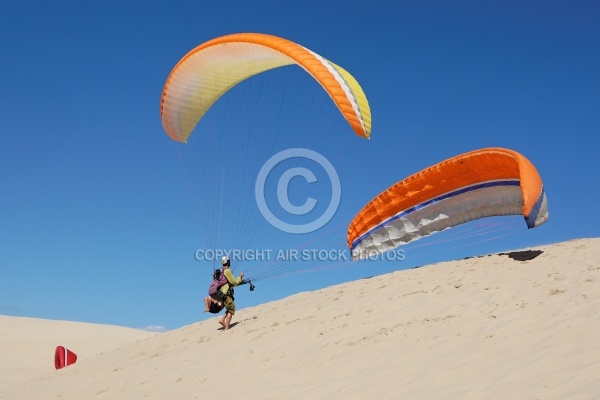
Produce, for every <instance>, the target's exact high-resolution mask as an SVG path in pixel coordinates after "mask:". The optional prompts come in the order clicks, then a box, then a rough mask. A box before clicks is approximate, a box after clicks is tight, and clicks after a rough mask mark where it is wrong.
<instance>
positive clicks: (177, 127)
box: [160, 33, 371, 142]
mask: <svg viewBox="0 0 600 400" xmlns="http://www.w3.org/2000/svg"><path fill="white" fill-rule="evenodd" d="M291 64H297V65H299V66H300V67H302V68H303V69H304V70H306V71H307V72H308V73H309V74H311V75H312V76H313V77H314V78H315V79H316V80H317V81H318V82H319V83H320V84H321V86H322V87H323V88H324V89H325V90H326V91H327V93H328V94H329V96H330V97H331V98H332V99H333V101H334V103H335V104H336V106H337V107H338V108H339V109H340V111H341V113H342V114H343V116H344V117H345V118H346V120H348V122H349V123H350V125H351V127H352V128H353V129H354V131H355V132H356V133H357V134H358V135H360V136H364V137H367V138H368V137H369V135H370V133H371V112H370V108H369V106H368V102H367V99H366V97H365V95H364V92H363V91H362V89H361V88H360V86H359V85H358V82H357V81H356V80H355V79H354V78H353V77H352V76H351V75H350V74H349V73H348V72H346V71H345V70H343V69H342V68H341V67H338V66H337V65H335V64H333V63H331V62H329V61H327V60H326V59H324V58H323V57H321V56H319V55H318V54H316V53H313V52H311V51H310V50H308V49H306V48H304V47H302V46H300V45H298V44H296V43H294V42H291V41H289V40H286V39H283V38H279V37H276V36H271V35H265V34H258V33H240V34H233V35H227V36H222V37H219V38H216V39H213V40H210V41H208V42H206V43H203V44H201V45H200V46H198V47H196V48H195V49H193V50H192V51H190V52H189V53H188V54H187V55H186V56H184V57H183V58H182V59H181V61H179V63H177V65H176V66H175V68H173V70H172V71H171V74H170V75H169V77H168V78H167V81H166V83H165V86H164V88H163V93H162V97H161V104H160V114H161V119H162V123H163V127H164V129H165V131H166V132H167V134H168V135H169V136H170V137H171V138H172V139H174V140H176V141H179V142H186V141H187V139H188V137H189V136H190V134H191V133H192V131H193V129H194V127H195V126H196V124H197V123H198V122H199V121H200V119H201V118H202V116H203V115H204V114H205V113H206V111H207V110H208V109H209V108H210V107H211V106H212V105H213V104H214V103H215V102H216V101H217V100H218V99H219V97H221V96H222V95H223V94H224V93H225V92H227V91H228V90H229V89H231V88H232V87H234V86H235V85H237V84H238V83H239V82H241V81H243V80H245V79H247V78H250V77H251V76H254V75H256V74H258V73H261V72H264V71H267V70H270V69H273V68H278V67H282V66H286V65H291Z"/></svg>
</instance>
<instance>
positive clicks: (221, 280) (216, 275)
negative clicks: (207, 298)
mask: <svg viewBox="0 0 600 400" xmlns="http://www.w3.org/2000/svg"><path fill="white" fill-rule="evenodd" d="M226 283H227V277H226V276H225V274H224V273H223V271H222V270H220V269H216V270H215V272H213V281H212V283H211V284H210V287H209V288H208V294H209V295H211V294H215V293H216V292H218V291H219V290H221V287H222V286H223V285H224V284H226Z"/></svg>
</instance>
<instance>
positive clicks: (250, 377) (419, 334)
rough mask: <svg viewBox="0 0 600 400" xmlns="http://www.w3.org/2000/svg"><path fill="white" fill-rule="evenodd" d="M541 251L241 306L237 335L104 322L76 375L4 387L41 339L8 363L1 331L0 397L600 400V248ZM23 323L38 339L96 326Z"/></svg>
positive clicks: (44, 376) (57, 374) (34, 374)
mask: <svg viewBox="0 0 600 400" xmlns="http://www.w3.org/2000/svg"><path fill="white" fill-rule="evenodd" d="M532 250H541V251H542V253H541V254H539V255H538V256H537V257H535V258H533V259H531V260H525V261H519V259H518V257H517V259H513V258H510V257H509V255H490V256H485V257H477V258H470V259H466V260H460V261H453V262H446V263H440V264H436V265H432V266H427V267H422V268H418V269H411V270H407V271H399V272H396V273H392V274H387V275H382V276H378V277H373V278H370V279H363V280H360V281H356V282H350V283H346V284H342V285H338V286H333V287H329V288H326V289H322V290H319V291H315V292H309V293H300V294H297V295H294V296H291V297H288V298H286V299H283V300H280V301H276V302H271V303H267V304H263V305H260V306H257V307H252V308H246V309H242V310H239V311H238V313H237V314H236V317H235V319H234V321H235V322H236V324H235V326H234V327H233V328H232V329H231V330H229V331H221V330H219V329H217V328H218V324H217V322H216V320H215V319H209V320H207V321H204V322H201V323H197V324H193V325H189V326H186V327H183V328H180V329H177V330H174V331H170V332H166V333H163V334H150V333H147V332H141V334H140V332H139V331H134V333H135V334H132V332H131V330H128V329H125V328H119V327H106V326H105V327H103V328H102V329H103V330H102V332H100V331H96V332H95V333H93V330H92V331H86V332H88V333H86V334H89V335H92V336H90V337H89V339H90V340H89V341H88V342H87V345H88V346H89V347H88V349H89V350H86V353H87V354H86V356H80V359H79V360H78V361H77V363H76V364H75V365H72V366H69V367H68V368H64V369H62V370H59V371H55V370H52V371H47V372H43V371H39V368H38V367H36V368H33V367H32V368H30V371H29V373H30V375H29V376H27V377H24V376H19V377H18V379H16V377H13V378H12V379H11V380H9V381H10V382H9V383H11V384H8V385H7V384H5V382H4V377H5V376H7V375H5V374H6V373H8V371H9V364H11V362H13V361H14V359H13V358H14V350H15V349H17V348H19V346H20V348H26V347H27V346H30V345H31V343H36V342H39V341H40V337H41V336H36V335H35V334H34V333H32V334H31V335H30V336H22V337H14V336H13V337H12V339H11V338H9V339H8V340H9V341H10V343H11V345H10V347H11V348H12V349H13V351H12V353H11V351H10V349H9V351H8V353H6V352H5V351H6V349H7V345H6V343H5V342H6V341H7V339H6V338H7V336H6V335H5V334H4V333H2V336H0V338H1V342H0V345H2V349H3V361H4V362H3V363H2V364H3V365H2V371H0V372H1V374H2V377H3V378H2V381H3V382H2V383H1V384H0V399H57V398H60V399H208V398H211V397H226V398H227V399H229V400H232V399H242V398H250V399H254V398H260V399H398V398H405V399H484V398H485V399H596V398H599V397H600V379H598V377H600V338H599V337H600V318H598V312H599V311H598V310H600V239H597V238H596V239H578V240H572V241H569V242H564V243H558V244H554V245H549V246H540V247H535V248H533V249H532ZM12 320H13V317H2V318H0V332H6V331H7V329H8V327H7V326H8V325H11V324H12V322H11V321H12ZM27 322H28V323H31V324H34V325H33V326H34V328H35V329H31V327H30V328H28V329H29V331H31V332H37V333H38V334H40V335H41V332H43V331H44V330H47V329H56V330H57V331H63V330H64V329H65V326H67V325H66V324H72V325H68V327H69V328H68V330H69V331H70V332H73V333H75V332H78V330H79V329H81V330H82V331H81V332H82V333H83V330H84V329H88V328H87V327H84V325H85V324H82V325H79V324H74V323H66V322H57V321H44V320H28V321H27ZM36 324H37V325H36ZM50 327H52V328H50ZM113 334H114V336H112V337H113V338H114V340H113V341H112V342H111V345H110V346H109V345H108V343H107V341H103V339H105V338H106V337H108V336H109V335H113ZM138 334H139V336H137V335H138ZM117 339H118V340H117ZM117 342H118V343H117ZM95 343H98V345H97V347H95ZM100 343H102V345H101V344H100ZM111 347H112V350H109V348H111ZM117 347H118V348H117ZM101 348H102V349H101ZM7 357H8V358H7ZM23 368H24V367H23ZM23 371H25V369H23ZM25 378H26V379H25Z"/></svg>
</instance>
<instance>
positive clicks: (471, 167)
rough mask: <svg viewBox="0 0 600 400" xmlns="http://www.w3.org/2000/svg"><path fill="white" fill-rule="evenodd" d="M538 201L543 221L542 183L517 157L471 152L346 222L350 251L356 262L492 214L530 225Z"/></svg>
mask: <svg viewBox="0 0 600 400" xmlns="http://www.w3.org/2000/svg"><path fill="white" fill-rule="evenodd" d="M523 185H524V186H525V189H522V186H523ZM524 191H526V192H527V193H528V198H527V199H526V200H525V201H524ZM536 193H537V195H536ZM542 197H543V199H544V200H543V202H544V207H543V209H542V208H541V207H540V210H538V212H537V214H540V213H541V214H543V215H545V218H546V219H547V210H546V208H545V207H546V206H545V195H544V193H543V188H542V186H541V178H539V174H538V173H537V171H536V170H535V168H534V167H533V165H532V164H531V163H529V161H528V160H527V159H526V158H525V157H523V156H522V155H520V154H519V153H517V152H514V151H512V150H507V149H501V148H489V149H482V150H476V151H472V152H470V153H465V154H462V155H459V156H456V157H453V158H450V159H448V160H445V161H443V162H441V163H439V164H436V165H434V166H431V167H429V168H427V169H425V170H423V171H421V172H418V173H416V174H414V175H412V176H410V177H408V178H406V179H404V180H402V181H400V182H398V183H396V184H394V185H393V186H391V187H390V188H388V189H387V190H386V191H384V192H382V193H381V194H379V195H378V196H377V197H375V199H373V200H372V201H371V202H370V203H368V204H367V205H366V206H365V207H364V208H363V209H362V210H361V211H360V212H359V213H358V214H357V215H356V217H355V218H354V219H353V220H352V222H351V223H350V226H349V227H348V236H347V240H348V246H349V248H350V249H351V250H352V251H353V257H354V258H364V257H365V256H368V255H369V254H377V253H382V252H385V251H388V250H390V249H393V248H395V247H397V246H399V245H401V244H405V243H408V242H410V241H412V240H417V239H420V238H421V237H423V236H427V235H430V234H432V233H435V232H438V231H441V230H444V229H448V228H451V227H453V226H456V225H458V224H462V223H465V222H468V221H471V220H475V219H478V218H483V217H487V216H496V215H516V214H523V215H524V216H525V217H526V220H527V222H528V226H530V223H529V220H528V219H527V218H528V216H529V214H526V212H527V210H528V209H530V208H531V209H533V208H534V204H535V203H536V202H537V203H539V199H540V198H542ZM530 199H534V200H530ZM525 205H526V206H527V208H526V207H525ZM535 220H537V221H538V222H539V223H538V224H537V225H539V224H541V223H543V221H545V219H543V221H541V222H540V217H539V216H536V217H535ZM537 225H535V226H537Z"/></svg>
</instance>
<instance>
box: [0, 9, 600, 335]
mask: <svg viewBox="0 0 600 400" xmlns="http://www.w3.org/2000/svg"><path fill="white" fill-rule="evenodd" d="M388 3H390V2H384V1H373V2H366V3H361V2H359V3H356V4H349V3H348V2H339V1H329V2H315V1H305V2H293V3H286V2H275V1H256V2H241V1H239V2H238V1H230V2H225V3H223V2H221V3H219V2H197V1H189V2H114V1H106V2H95V3H89V4H83V3H81V2H60V1H59V2H52V3H48V2H41V1H39V2H30V1H21V2H10V3H7V4H4V5H3V10H2V13H1V15H0V32H1V37H2V38H3V40H2V41H1V42H0V51H1V54H2V62H1V63H0V72H1V74H0V82H1V87H2V96H1V97H0V109H1V110H2V111H1V116H2V129H1V133H0V138H1V142H0V193H1V196H0V205H1V207H0V272H1V276H2V278H1V279H0V314H6V315H18V316H29V317H39V318H51V319H63V320H75V321H83V322H96V323H107V324H115V325H123V326H130V327H138V328H143V327H147V326H151V325H156V326H162V327H165V328H166V329H174V328H178V327H180V326H183V325H187V324H191V323H194V322H196V321H198V320H202V319H204V318H206V317H207V315H206V314H202V312H201V299H202V297H203V296H204V293H205V291H206V288H207V287H208V284H209V283H210V282H209V279H210V271H211V270H212V269H211V268H212V266H211V265H208V264H207V263H202V262H199V261H196V260H195V259H194V254H195V252H196V250H197V249H199V248H206V247H207V246H210V245H211V243H212V245H219V246H228V247H240V246H239V243H233V242H234V241H235V240H237V239H239V238H240V237H243V238H245V239H244V240H247V242H244V243H246V244H244V245H243V246H252V247H253V248H258V247H261V248H266V249H286V248H289V247H294V246H295V248H315V246H316V245H317V244H318V245H324V246H326V247H327V248H331V249H343V248H344V240H345V230H346V227H347V223H348V222H349V220H350V219H351V218H352V217H353V216H354V214H355V213H356V212H357V211H358V210H359V209H360V207H361V206H362V205H363V204H365V203H366V202H367V201H369V200H370V199H371V198H372V197H374V196H375V195H376V194H377V193H379V192H380V191H382V190H384V189H385V188H387V187H388V186H390V185H391V184H393V183H394V182H396V181H397V180H400V179H402V178H404V177H406V176H408V175H410V174H412V173H415V172H417V171H419V170H421V169H423V168H425V167H427V166H429V165H432V164H434V163H437V162H439V161H441V160H443V159H445V158H448V157H451V156H454V155H457V154H460V153H463V152H466V151H470V150H474V149H477V148H482V147H492V146H499V147H506V148H510V149H513V150H516V151H519V152H521V153H522V154H524V155H525V156H526V157H528V158H529V159H530V161H532V162H533V163H534V165H535V166H536V167H537V168H538V171H539V172H540V174H541V176H542V179H543V181H544V185H545V188H546V192H547V195H548V200H549V209H550V220H549V222H548V223H547V224H545V225H543V226H541V227H540V228H538V229H534V230H527V229H526V228H525V223H524V222H523V221H522V219H521V218H520V217H515V218H512V217H507V218H506V219H503V220H501V221H500V223H501V224H505V225H507V226H508V227H509V229H510V233H511V234H510V235H507V236H503V235H502V234H497V233H493V232H492V233H489V232H488V231H493V229H490V226H491V225H490V223H488V224H487V225H486V224H484V226H483V228H477V227H476V228H475V229H481V233H482V236H481V237H479V236H478V237H470V238H469V239H465V240H461V241H456V242H454V244H452V245H449V246H448V245H443V244H441V242H442V240H443V238H446V237H449V238H452V233H450V232H448V233H446V232H445V233H442V234H440V235H439V238H438V237H436V236H432V237H430V238H426V239H423V240H421V241H419V245H422V246H420V247H418V248H415V249H412V250H411V249H410V248H409V249H408V250H407V253H406V259H405V260H404V261H403V262H401V263H398V262H387V263H371V264H365V263H361V264H357V263H340V264H343V265H337V264H336V265H324V266H323V265H322V264H318V265H317V264H310V263H305V264H302V263H293V264H287V266H286V265H284V269H285V270H286V271H288V272H303V271H304V272H306V271H309V270H312V269H322V270H321V271H316V272H306V273H299V274H294V275H285V274H282V275H280V276H278V277H275V276H274V277H273V279H268V280H267V279H265V280H264V281H263V282H262V283H260V282H257V290H255V291H254V292H252V293H249V292H248V291H247V289H246V287H241V288H239V289H238V291H237V292H236V293H237V296H236V302H237V304H238V308H245V307H249V306H252V305H256V304H261V303H264V302H267V301H272V300H276V299H279V298H282V297H285V296H288V295H291V294H294V293H298V292H301V291H306V290H314V289H318V288H321V287H325V286H329V285H332V284H335V283H340V282H345V281H349V280H355V279H360V278H363V277H367V276H371V275H375V274H381V273H385V272H390V271H394V270H399V269H404V268H411V267H414V266H417V265H424V264H428V263H431V262H436V261H440V260H451V259H456V258H460V257H465V256H469V255H478V254H487V253H490V252H497V251H505V250H510V249H516V248H522V247H528V246H536V245H541V244H546V243H553V242H558V241H563V240H568V239H572V238H581V237H596V236H598V234H599V231H600V229H599V228H598V225H599V222H600V218H599V217H598V216H597V213H595V212H594V211H593V207H594V205H595V204H596V203H597V201H596V200H595V199H597V198H598V197H599V195H600V190H599V189H598V184H597V182H598V175H599V171H600V161H599V159H598V152H599V151H600V139H599V137H598V133H599V131H600V113H599V112H598V105H599V104H600V94H599V93H600V26H599V25H598V23H597V17H598V15H599V12H600V6H598V4H596V3H594V2H586V1H582V2H576V3H573V2H571V3H567V2H553V1H551V2H547V1H544V2H542V1H527V2H522V1H519V2H517V1H512V2H466V1H465V2H452V3H449V2H442V1H430V2H410V3H409V2H395V3H396V4H394V5H389V4H388ZM237 32H262V33H268V34H273V35H277V36H281V37H284V38H286V39H289V40H292V41H295V42H296V43H299V44H301V45H303V46H305V47H307V48H309V49H311V50H313V51H315V52H317V53H319V54H321V55H322V56H324V57H326V58H327V59H329V60H331V61H333V62H335V63H336V64H338V65H341V66H343V67H344V68H345V69H347V70H348V71H350V72H351V73H352V74H353V75H354V77H355V78H356V79H357V80H358V81H359V82H360V83H361V85H362V87H363V89H364V91H365V93H366V95H367V98H368V99H369V103H370V106H371V111H372V115H373V132H372V139H371V140H370V141H364V140H362V139H360V138H358V137H356V136H355V135H354V134H353V133H352V132H351V131H350V130H349V128H348V127H347V126H346V125H345V124H344V121H343V120H340V119H339V118H340V117H339V116H338V115H337V114H335V113H334V111H335V109H333V108H332V107H333V106H332V105H331V104H330V100H329V99H328V98H326V97H323V95H322V93H320V92H319V90H318V89H319V88H318V87H315V86H314V85H313V84H312V82H310V81H309V78H307V77H306V76H305V74H303V73H302V71H301V70H299V69H297V68H295V67H294V68H292V67H290V68H291V69H290V71H282V72H275V73H273V74H271V75H272V76H265V77H264V78H258V79H257V80H255V81H253V82H254V83H252V84H249V85H246V86H245V87H242V88H240V90H238V91H237V92H235V93H232V96H229V97H227V96H224V98H223V99H222V102H220V103H219V107H216V108H215V109H214V110H210V112H209V113H208V114H207V121H206V125H205V126H204V127H202V126H200V127H199V128H200V130H199V131H198V132H195V133H199V134H200V135H202V134H204V136H203V138H204V139H198V140H197V141H196V143H194V142H193V141H190V145H189V146H187V147H185V148H183V149H182V148H181V146H182V145H180V144H178V143H175V142H174V141H172V140H171V139H169V138H168V137H167V135H166V134H165V133H164V131H163V128H162V125H161V121H160V116H159V101H160V95H161V92H162V88H163V85H164V83H165V80H166V78H167V76H168V75H169V72H170V71H171V69H172V68H173V67H174V65H175V64H176V63H177V61H179V59H180V58H181V57H182V56H184V55H185V54H186V53H187V52H188V51H189V50H191V49H192V48H194V47H195V46H197V45H199V44H200V43H202V42H204V41H207V40H209V39H211V38H214V37H217V36H221V35H224V34H229V33H237ZM261 79H264V81H261ZM304 89H306V91H304ZM263 95H264V96H263ZM305 95H307V96H308V97H305ZM236 96H237V97H236ZM252 96H257V99H263V98H267V99H271V100H270V101H272V103H265V105H264V106H263V105H262V103H260V102H258V100H257V101H256V104H257V107H256V108H257V110H254V108H252V109H253V111H252V112H254V113H255V114H250V112H249V106H248V104H247V103H243V102H240V101H238V99H239V98H244V99H246V98H251V97H252ZM278 96H279V97H278ZM290 97H291V100H289V99H290ZM253 99H254V98H253ZM253 104H254V103H253ZM274 110H277V112H275V111H274ZM321 110H324V111H323V113H321V112H320V111H321ZM257 115H261V116H263V118H265V116H269V115H273V117H274V118H273V119H269V118H265V119H264V120H262V122H261V125H251V126H250V121H253V118H255V117H256V116H257ZM275 117H276V118H275ZM336 118H337V119H336ZM275 119H277V121H276V122H274V120H275ZM211 121H212V122H211ZM223 121H226V123H224V122H223ZM281 121H285V123H284V122H281ZM280 123H281V124H280ZM240 125H242V126H243V129H246V130H248V132H247V136H249V137H251V135H254V132H256V129H258V130H260V131H261V132H263V131H267V130H273V131H277V132H279V133H281V132H287V130H288V129H289V130H293V129H296V130H297V131H298V133H297V134H296V135H295V136H294V139H287V138H288V136H286V135H285V134H281V137H282V139H281V140H280V141H278V142H277V145H276V147H280V148H285V147H290V146H302V145H303V144H306V142H303V141H302V140H301V139H298V137H299V136H300V135H302V134H303V132H308V131H310V134H307V135H306V136H307V137H311V138H312V139H314V140H315V142H314V143H311V146H312V145H314V146H315V150H319V151H322V152H324V155H325V156H326V157H327V158H328V159H330V161H331V162H332V164H333V165H334V166H335V167H336V169H337V171H338V172H339V174H340V178H341V181H342V187H343V196H342V202H341V204H340V208H339V210H338V212H337V213H336V215H335V218H334V219H333V220H332V222H331V223H330V224H329V225H328V226H326V227H325V228H324V229H322V230H321V231H320V232H317V233H316V234H315V235H314V236H308V237H303V238H290V237H286V236H285V235H281V234H278V233H277V232H276V231H274V230H272V229H270V226H268V224H266V223H265V222H264V221H260V219H261V218H257V216H258V215H260V214H258V213H257V212H256V211H250V213H251V214H252V215H251V217H252V218H246V214H244V216H243V217H240V216H239V214H233V215H232V216H231V218H232V219H233V220H234V221H229V222H228V225H227V228H223V231H227V232H231V231H235V232H238V233H237V236H236V235H233V236H232V237H228V236H227V234H226V233H223V235H222V240H217V241H216V243H213V242H211V240H213V241H214V234H215V232H214V228H212V229H213V230H212V231H211V230H210V229H208V230H207V229H206V224H204V222H203V221H204V219H206V218H207V217H210V216H213V215H214V212H213V211H211V210H210V209H209V210H208V211H207V208H208V207H207V205H206V202H203V201H199V198H201V197H198V196H199V195H198V194H195V193H196V190H198V189H199V188H200V189H201V190H204V191H205V193H206V190H207V189H206V186H205V185H203V182H204V181H203V179H205V178H203V177H202V176H205V175H203V173H202V174H200V175H196V174H195V171H196V169H195V168H194V165H195V164H194V163H196V162H203V161H205V159H202V158H201V157H199V156H198V154H200V152H201V151H206V150H207V147H206V144H203V143H202V142H201V140H208V139H207V138H210V137H212V136H211V135H217V134H220V133H219V132H220V130H221V131H225V132H226V133H229V134H231V132H232V131H235V130H237V131H240V129H242V128H240ZM202 129H205V130H204V131H203V130H202ZM323 130H327V131H331V132H332V133H331V136H328V138H329V137H330V138H331V139H330V140H322V141H321V140H320V138H319V134H320V132H322V131H323ZM211 132H213V133H211ZM279 133H278V134H279ZM195 136H196V135H195ZM195 136H194V139H195ZM198 136H199V135H198ZM199 137H200V136H199ZM277 137H279V136H277ZM219 138H220V140H225V139H223V138H227V137H226V136H219ZM227 140H228V141H224V142H221V143H222V145H226V146H228V147H227V149H226V151H231V152H236V151H237V152H239V153H234V154H240V156H239V157H238V158H236V160H237V161H235V162H232V164H233V167H232V169H230V171H236V173H234V176H233V177H231V178H228V179H231V181H230V182H228V186H227V187H228V188H229V187H234V188H235V190H234V191H233V193H232V192H228V196H227V199H231V200H226V201H219V200H218V199H219V198H221V197H217V200H215V202H214V204H212V205H211V204H209V205H208V206H210V207H214V206H215V205H222V207H224V208H236V207H237V206H239V205H241V204H242V203H240V202H239V200H236V198H243V199H245V200H244V201H245V203H243V207H251V206H252V201H251V200H252V199H253V197H252V196H250V195H245V194H246V191H247V190H248V187H250V188H251V185H252V184H253V182H254V176H251V177H248V176H246V177H245V178H244V179H242V178H240V177H241V176H242V174H237V171H244V172H245V171H246V168H245V167H244V166H245V165H246V164H244V163H241V161H239V158H242V157H245V158H244V160H243V161H244V162H246V161H248V160H250V161H251V162H253V163H254V164H252V167H253V168H260V166H261V165H262V163H263V161H264V160H263V159H259V157H258V156H257V157H249V156H248V155H247V152H246V155H243V154H244V151H241V152H240V149H241V147H236V146H235V145H236V144H237V143H236V142H235V141H233V140H231V138H229V139H227ZM277 140H279V139H277ZM198 148H200V149H202V150H197V149H198ZM220 151H223V150H220ZM209 154H210V155H211V156H213V157H214V156H215V154H220V153H218V152H216V151H215V152H213V151H209ZM194 158H195V159H194ZM182 160H183V162H182ZM236 163H237V164H236ZM247 170H248V171H251V170H252V168H248V169H247ZM207 173H208V172H207ZM248 184H250V186H248ZM295 184H296V185H298V186H299V187H301V186H302V182H301V181H300V182H296V183H295ZM209 188H210V186H209ZM305 189H306V188H305ZM320 190H321V189H317V192H320ZM323 190H325V191H326V189H323ZM300 193H304V192H302V191H300ZM200 196H202V195H200ZM248 199H250V200H248ZM236 201H238V202H236ZM298 201H300V202H302V196H300V198H299V199H298ZM219 215H221V214H219ZM223 215H224V214H223ZM236 215H237V217H236ZM224 218H225V217H224ZM459 229H462V230H459ZM467 229H470V228H469V227H466V228H465V227H463V228H457V230H456V232H457V233H455V235H457V234H464V233H466V232H468V231H467ZM486 229H487V230H488V231H486ZM256 231H259V233H260V234H257V236H256V237H254V238H252V235H253V233H255V232H256ZM444 235H445V236H444ZM247 236H249V238H248V237H247ZM219 238H221V236H219ZM315 243H316V244H315ZM243 246H242V247H243ZM273 264H274V263H272V264H270V265H271V266H273ZM259 268H260V267H259V266H255V265H253V264H252V263H247V264H246V265H244V264H243V263H241V265H238V266H236V271H237V272H239V271H241V270H246V271H247V272H246V273H247V274H248V275H249V276H251V275H252V273H253V272H255V273H258V271H259ZM286 268H287V269H286ZM259 283H260V284H259Z"/></svg>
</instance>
